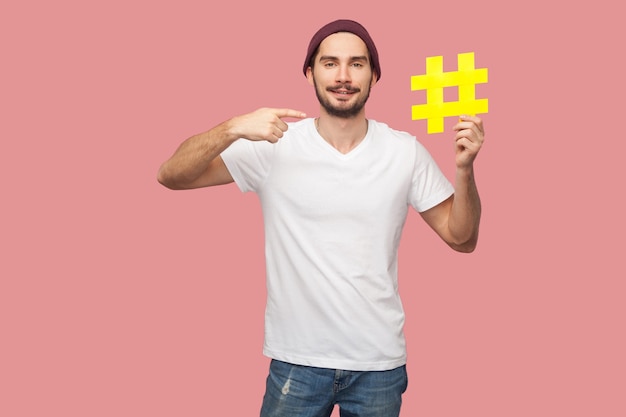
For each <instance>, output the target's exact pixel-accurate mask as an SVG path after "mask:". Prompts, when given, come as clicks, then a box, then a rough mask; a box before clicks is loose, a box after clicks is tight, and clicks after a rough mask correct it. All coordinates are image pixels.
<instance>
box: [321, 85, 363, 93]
mask: <svg viewBox="0 0 626 417" xmlns="http://www.w3.org/2000/svg"><path fill="white" fill-rule="evenodd" d="M326 90H327V91H336V90H346V91H349V92H353V93H358V92H359V91H361V89H360V88H358V87H354V86H353V85H352V84H345V83H344V84H335V85H334V86H332V87H327V88H326Z"/></svg>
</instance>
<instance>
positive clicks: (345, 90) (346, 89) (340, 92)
mask: <svg viewBox="0 0 626 417" xmlns="http://www.w3.org/2000/svg"><path fill="white" fill-rule="evenodd" d="M327 91H329V92H331V93H333V94H334V95H335V96H338V97H339V98H341V99H346V98H348V97H350V96H352V95H353V94H356V93H358V92H359V91H361V90H360V89H358V88H355V87H352V86H335V87H329V88H327Z"/></svg>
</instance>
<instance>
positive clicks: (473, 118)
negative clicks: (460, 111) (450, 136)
mask: <svg viewBox="0 0 626 417" xmlns="http://www.w3.org/2000/svg"><path fill="white" fill-rule="evenodd" d="M462 122H473V123H474V124H475V125H476V127H477V128H478V130H479V131H480V132H481V133H484V132H485V130H484V128H483V121H482V119H481V118H480V117H476V116H466V115H461V116H459V123H462Z"/></svg>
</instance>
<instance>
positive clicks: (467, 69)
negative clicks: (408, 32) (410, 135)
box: [411, 52, 488, 133]
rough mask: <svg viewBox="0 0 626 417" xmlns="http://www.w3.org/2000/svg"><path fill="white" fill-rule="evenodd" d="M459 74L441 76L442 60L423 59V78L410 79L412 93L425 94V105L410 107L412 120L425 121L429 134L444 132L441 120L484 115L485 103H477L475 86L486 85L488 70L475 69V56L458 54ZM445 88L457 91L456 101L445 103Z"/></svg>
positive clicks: (434, 58)
mask: <svg viewBox="0 0 626 417" xmlns="http://www.w3.org/2000/svg"><path fill="white" fill-rule="evenodd" d="M457 60H458V71H450V72H443V57H442V56H431V57H427V58H426V74H424V75H413V76H412V77H411V91H416V90H426V104H418V105H414V106H412V107H411V112H412V119H413V120H422V119H427V124H428V133H438V132H443V118H444V117H450V116H461V115H471V116H474V115H476V114H478V113H487V110H488V102H487V99H479V100H476V90H475V87H474V86H475V85H476V84H482V83H486V82H487V68H480V69H475V68H474V53H473V52H468V53H464V54H458V57H457ZM444 87H458V89H459V90H458V91H459V100H458V101H449V102H444V100H443V89H444Z"/></svg>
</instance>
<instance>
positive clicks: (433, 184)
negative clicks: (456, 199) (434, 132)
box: [409, 140, 454, 213]
mask: <svg viewBox="0 0 626 417" xmlns="http://www.w3.org/2000/svg"><path fill="white" fill-rule="evenodd" d="M415 151H416V152H415V163H414V168H413V178H412V182H411V190H410V192H409V204H411V206H412V207H413V208H414V209H415V210H417V211H418V212H420V213H421V212H424V211H426V210H428V209H430V208H433V207H435V206H436V205H437V204H439V203H441V202H442V201H444V200H446V199H447V198H448V197H450V196H451V195H452V194H454V187H453V186H452V184H451V183H450V181H448V179H447V178H446V177H445V175H443V172H441V169H439V166H438V165H437V163H436V162H435V160H434V159H433V158H432V156H431V155H430V153H429V152H428V151H427V150H426V148H424V146H423V145H422V144H420V143H419V142H418V141H417V140H416V141H415Z"/></svg>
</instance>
